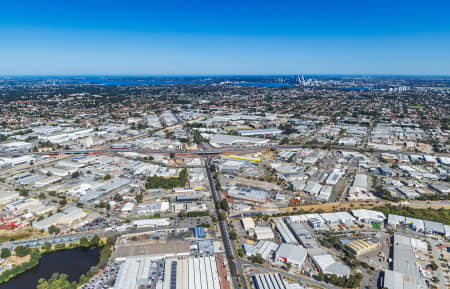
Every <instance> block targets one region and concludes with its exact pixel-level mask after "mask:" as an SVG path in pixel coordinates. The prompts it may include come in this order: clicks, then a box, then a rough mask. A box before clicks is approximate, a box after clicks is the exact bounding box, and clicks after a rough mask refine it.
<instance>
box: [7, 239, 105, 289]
mask: <svg viewBox="0 0 450 289" xmlns="http://www.w3.org/2000/svg"><path fill="white" fill-rule="evenodd" d="M100 250H101V248H95V247H93V248H82V247H79V248H76V249H69V250H62V251H57V252H53V253H48V254H44V255H43V256H42V258H41V262H40V263H39V265H37V266H36V267H34V268H33V269H31V270H28V271H26V272H25V273H23V274H21V275H18V276H16V277H15V278H13V279H11V280H9V281H8V282H6V283H3V284H0V289H34V288H36V286H37V284H38V281H39V279H41V278H45V279H48V278H50V277H51V276H52V274H53V273H55V272H58V273H65V274H67V275H68V276H69V278H68V279H69V280H70V281H71V282H72V281H78V280H79V278H80V276H81V274H84V273H86V272H87V271H89V269H90V268H91V267H92V266H95V265H97V264H98V261H99V257H100Z"/></svg>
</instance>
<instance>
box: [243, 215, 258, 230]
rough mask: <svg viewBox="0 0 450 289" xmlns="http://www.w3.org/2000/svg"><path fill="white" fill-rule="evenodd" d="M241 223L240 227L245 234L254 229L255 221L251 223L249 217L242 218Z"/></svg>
mask: <svg viewBox="0 0 450 289" xmlns="http://www.w3.org/2000/svg"><path fill="white" fill-rule="evenodd" d="M241 222H242V227H244V230H245V231H246V232H248V231H250V230H254V229H255V221H253V219H252V218H250V217H247V218H242V220H241Z"/></svg>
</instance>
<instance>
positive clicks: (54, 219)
mask: <svg viewBox="0 0 450 289" xmlns="http://www.w3.org/2000/svg"><path fill="white" fill-rule="evenodd" d="M86 216H87V214H86V213H85V212H84V211H83V210H82V209H80V208H78V207H70V208H67V209H65V210H64V211H62V212H59V213H56V214H53V215H51V216H50V217H47V218H45V219H42V220H40V221H37V222H33V227H34V228H36V229H37V230H47V229H48V227H50V226H56V225H71V224H72V223H74V222H76V221H80V220H82V219H83V218H84V217H86Z"/></svg>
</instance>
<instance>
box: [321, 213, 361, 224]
mask: <svg viewBox="0 0 450 289" xmlns="http://www.w3.org/2000/svg"><path fill="white" fill-rule="evenodd" d="M320 216H321V217H322V218H323V219H324V220H325V223H327V224H329V225H338V224H350V223H351V222H353V221H354V220H355V218H353V217H352V215H350V214H349V213H347V212H335V213H323V214H320Z"/></svg>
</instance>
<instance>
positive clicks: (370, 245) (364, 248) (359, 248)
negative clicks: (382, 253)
mask: <svg viewBox="0 0 450 289" xmlns="http://www.w3.org/2000/svg"><path fill="white" fill-rule="evenodd" d="M345 247H346V249H347V250H349V251H350V252H352V253H353V254H354V255H355V256H361V255H365V254H369V253H372V252H375V251H378V250H380V249H381V244H380V243H379V242H376V241H374V240H372V239H365V240H355V241H352V242H350V243H348V244H347V245H346V246H345Z"/></svg>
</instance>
